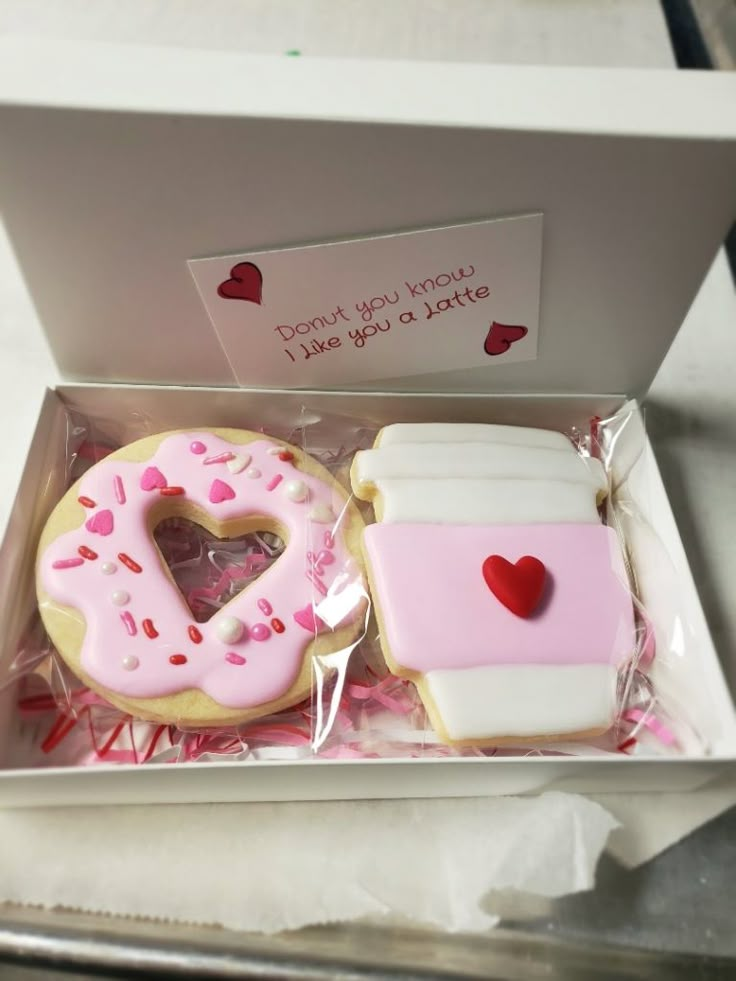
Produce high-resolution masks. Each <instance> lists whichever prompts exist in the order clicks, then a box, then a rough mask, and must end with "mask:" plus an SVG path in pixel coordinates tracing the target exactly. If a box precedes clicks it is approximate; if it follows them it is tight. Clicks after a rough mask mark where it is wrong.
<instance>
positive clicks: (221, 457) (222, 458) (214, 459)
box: [203, 452, 235, 466]
mask: <svg viewBox="0 0 736 981" xmlns="http://www.w3.org/2000/svg"><path fill="white" fill-rule="evenodd" d="M234 459H235V454H234V453H230V452H226V453H218V455H217V456H208V457H207V459H206V460H204V461H203V462H204V464H205V466H207V465H208V464H210V463H227V462H228V460H234Z"/></svg>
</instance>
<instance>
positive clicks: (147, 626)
mask: <svg viewBox="0 0 736 981" xmlns="http://www.w3.org/2000/svg"><path fill="white" fill-rule="evenodd" d="M141 626H142V627H143V633H144V634H145V635H146V637H150V638H151V640H154V639H155V638H156V637H158V630H156V628H155V627H154V625H153V620H151V619H150V617H146V619H145V620H144V621H143V623H142V624H141Z"/></svg>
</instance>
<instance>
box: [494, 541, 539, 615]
mask: <svg viewBox="0 0 736 981" xmlns="http://www.w3.org/2000/svg"><path fill="white" fill-rule="evenodd" d="M546 572H547V570H546V569H545V567H544V563H543V562H540V561H539V559H536V558H534V556H533V555H524V556H523V557H522V558H520V559H519V561H518V562H516V563H515V564H514V565H512V564H511V563H510V562H509V560H508V559H505V558H504V557H503V556H502V555H489V556H488V558H487V559H486V560H485V562H484V563H483V578H484V579H485V581H486V585H487V586H488V588H489V589H490V591H491V592H492V593H493V595H494V596H495V597H496V599H497V600H498V601H499V602H500V603H503V605H504V606H505V607H506V609H507V610H511V612H512V613H515V614H516V616H517V617H529V616H531V615H532V613H533V612H534V611H535V610H536V608H537V607H538V606H539V601H540V600H541V598H542V593H543V592H544V581H545V576H546Z"/></svg>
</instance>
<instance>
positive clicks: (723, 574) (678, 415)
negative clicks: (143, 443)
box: [0, 0, 736, 979]
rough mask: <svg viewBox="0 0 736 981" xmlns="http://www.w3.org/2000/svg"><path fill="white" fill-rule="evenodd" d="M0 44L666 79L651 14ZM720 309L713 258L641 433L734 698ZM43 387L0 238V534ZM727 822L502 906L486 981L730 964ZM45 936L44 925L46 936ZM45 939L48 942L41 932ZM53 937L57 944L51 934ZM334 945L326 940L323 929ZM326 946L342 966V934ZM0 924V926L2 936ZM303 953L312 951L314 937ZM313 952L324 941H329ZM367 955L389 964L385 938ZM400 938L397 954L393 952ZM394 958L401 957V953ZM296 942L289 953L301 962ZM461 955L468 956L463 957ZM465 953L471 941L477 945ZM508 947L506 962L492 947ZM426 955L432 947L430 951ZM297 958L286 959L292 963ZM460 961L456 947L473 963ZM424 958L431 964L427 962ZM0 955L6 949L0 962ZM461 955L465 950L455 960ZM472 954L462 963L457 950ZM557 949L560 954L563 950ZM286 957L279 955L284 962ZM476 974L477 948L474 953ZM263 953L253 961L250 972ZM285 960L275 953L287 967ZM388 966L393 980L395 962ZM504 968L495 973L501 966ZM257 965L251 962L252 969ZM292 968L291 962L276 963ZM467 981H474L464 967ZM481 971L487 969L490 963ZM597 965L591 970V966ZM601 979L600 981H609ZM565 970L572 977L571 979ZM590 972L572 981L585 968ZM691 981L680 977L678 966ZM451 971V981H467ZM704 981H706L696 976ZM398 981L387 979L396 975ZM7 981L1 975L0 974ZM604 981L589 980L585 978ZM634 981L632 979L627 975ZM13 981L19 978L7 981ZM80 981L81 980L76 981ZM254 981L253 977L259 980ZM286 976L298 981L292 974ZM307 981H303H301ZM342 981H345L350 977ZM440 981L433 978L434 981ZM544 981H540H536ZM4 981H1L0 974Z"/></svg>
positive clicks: (145, 4) (640, 0) (535, 15)
mask: <svg viewBox="0 0 736 981" xmlns="http://www.w3.org/2000/svg"><path fill="white" fill-rule="evenodd" d="M0 32H3V33H11V32H12V33H23V34H26V35H28V34H32V35H34V36H43V37H60V38H62V37H63V38H77V39H79V38H89V39H100V40H107V41H120V42H138V43H158V44H173V45H184V46H200V47H208V48H214V49H238V50H244V51H259V52H273V53H284V52H287V51H293V50H297V51H300V52H301V53H302V54H303V55H305V56H309V55H320V54H328V55H329V54H333V55H335V54H339V55H348V56H353V57H409V58H422V59H440V58H446V59H449V60H463V61H496V62H507V63H509V62H515V63H551V64H573V65H576V64H593V65H612V66H624V65H632V66H657V67H666V66H671V65H672V64H673V57H672V53H671V49H670V45H669V39H668V35H667V31H666V25H665V22H664V18H663V15H662V12H661V8H660V5H659V3H657V2H655V0H591V2H589V3H585V2H576V3H557V4H553V3H548V2H546V0H526V2H525V3H523V4H520V3H517V2H515V0H462V3H461V2H459V0H444V2H440V0H435V2H433V3H427V2H423V0H402V2H401V3H398V2H394V0H344V2H343V0H210V2H209V3H208V4H202V3H200V2H199V0H179V2H178V3H177V4H173V3H171V2H167V0H128V2H127V3H126V4H125V5H122V4H117V3H115V2H114V0H96V2H94V3H92V2H91V0H63V2H54V0H0ZM735 370H736V293H735V292H734V284H733V280H732V278H731V275H730V270H729V267H728V264H727V262H726V260H725V256H724V255H723V254H722V253H721V254H719V256H718V257H717V259H716V261H715V263H714V265H713V267H712V269H711V271H710V273H709V275H708V277H707V279H706V280H705V282H704V284H703V287H702V289H701V291H700V293H699V295H698V297H697V299H696V300H695V302H694V304H693V306H692V308H691V310H690V312H689V314H688V316H687V319H686V321H685V323H684V325H683V327H682V330H681V331H680V333H679V335H678V337H677V339H676V341H675V343H674V345H673V347H672V349H671V350H670V352H669V354H668V355H667V358H666V360H665V362H664V363H663V365H662V367H661V370H660V372H659V374H658V375H657V378H656V380H655V382H654V384H653V386H652V389H651V392H650V395H649V398H648V400H647V403H646V412H647V424H648V427H649V431H650V434H651V438H652V442H653V445H654V449H655V452H656V455H657V459H658V461H659V464H660V467H661V470H662V475H663V479H664V482H665V485H666V487H667V490H668V493H669V496H670V500H671V502H672V506H673V509H674V511H675V515H676V517H677V520H678V524H679V527H680V530H681V533H682V537H683V541H684V543H685V547H686V551H687V553H688V557H689V560H690V564H691V567H692V570H693V573H694V576H695V580H696V582H697V584H698V588H699V591H700V596H701V599H702V602H703V606H704V609H705V612H706V616H707V618H708V622H709V625H710V628H711V630H712V633H713V637H714V640H715V643H716V647H717V649H718V650H719V653H720V655H721V658H722V661H723V664H724V668H725V671H726V674H727V676H728V679H729V682H730V684H731V688H732V690H736V603H733V602H732V596H733V587H732V585H731V584H732V583H733V582H736V549H734V548H733V545H732V539H733V537H734V532H736V518H735V517H734V510H733V502H734V500H736V386H734V382H733V376H734V371H735ZM57 378H58V376H57V373H56V370H55V367H54V365H53V362H52V359H51V357H50V354H49V352H48V349H47V346H46V344H45V340H44V338H43V334H42V332H41V330H40V327H39V324H38V321H37V318H36V315H35V312H34V310H33V307H32V304H31V302H30V300H29V298H28V296H27V293H26V291H25V288H24V285H23V283H22V280H21V278H20V275H19V273H18V270H17V267H16V265H15V262H14V259H13V257H12V253H11V251H10V248H9V245H8V242H7V239H6V238H5V236H4V233H3V231H2V228H0V407H2V408H4V409H5V411H6V412H7V413H8V414H12V417H13V420H14V426H15V432H16V434H17V439H16V441H15V442H14V443H13V444H11V445H10V446H6V447H5V449H4V466H3V467H2V469H1V470H0V529H2V528H4V525H5V522H6V519H7V515H8V512H9V508H10V506H11V505H12V499H13V494H14V490H15V484H16V481H17V477H18V474H19V473H20V469H21V466H22V462H23V457H24V454H25V449H26V446H27V445H28V442H29V441H30V438H31V434H32V430H33V426H34V424H35V419H36V414H37V409H38V405H39V402H40V398H41V396H42V392H43V388H44V386H45V385H46V384H54V383H55V382H56V381H57ZM735 831H736V812H730V813H728V814H725V815H723V816H722V817H721V818H719V819H717V820H716V821H715V822H711V824H710V825H707V826H705V827H704V828H702V829H700V831H699V832H697V833H696V834H695V835H693V836H691V837H690V838H688V839H685V841H683V842H682V843H680V844H679V845H677V846H675V848H673V849H671V850H670V851H669V852H666V853H664V854H663V855H661V856H659V857H658V858H657V859H655V860H654V861H653V862H650V863H649V864H648V865H646V866H644V867H643V868H641V869H639V870H635V871H633V872H626V871H624V870H622V869H621V868H620V867H619V866H617V865H616V864H615V863H614V862H613V861H612V860H609V859H605V860H604V862H603V864H602V866H601V870H600V875H599V881H598V885H597V888H596V890H595V892H594V893H592V894H585V895H583V896H577V897H576V896H573V897H567V898H565V899H562V900H557V901H556V902H554V903H551V904H546V903H544V904H541V906H540V905H539V903H537V904H536V905H535V903H531V902H527V903H521V902H520V903H517V905H516V907H510V908H509V909H508V911H507V917H506V924H507V926H508V927H509V928H511V929H513V930H515V931H517V933H516V934H510V935H509V936H510V939H509V938H508V937H505V935H504V934H497V935H496V937H495V940H494V939H493V938H490V939H489V942H491V943H493V944H495V948H494V949H495V952H496V954H499V956H500V957H501V961H500V962H499V964H500V966H499V967H498V971H499V974H498V975H497V976H503V977H506V976H508V977H514V976H516V974H514V973H513V970H514V969H513V963H512V962H513V957H511V953H513V951H516V953H517V954H518V950H516V948H515V946H514V945H515V943H516V942H517V941H516V940H515V939H514V938H515V937H517V938H518V936H521V935H523V936H524V937H525V938H526V941H525V942H527V944H528V945H529V944H531V946H527V948H526V953H525V955H524V956H525V957H527V959H528V963H532V961H533V960H534V956H535V955H534V950H535V949H537V948H535V947H534V944H533V942H532V940H531V938H532V937H533V935H535V934H536V935H537V938H538V940H537V947H539V942H540V941H539V938H544V943H543V944H542V947H541V948H539V949H540V950H543V951H546V953H545V955H544V956H545V957H546V958H547V960H548V961H549V960H550V959H551V962H552V963H555V964H556V963H557V961H555V956H558V955H559V951H558V955H554V951H553V953H552V954H550V953H549V951H550V949H551V948H550V946H549V938H550V937H557V938H560V939H564V940H565V941H566V942H567V943H568V944H570V945H572V946H571V947H570V948H569V949H570V950H573V951H574V949H576V948H575V947H574V945H575V944H576V943H577V942H578V941H581V940H584V941H585V942H586V944H587V945H588V947H589V945H590V943H591V942H595V943H614V944H617V945H623V946H626V945H634V946H636V947H650V948H658V947H660V948H666V949H668V950H671V951H680V952H689V953H691V954H693V955H695V956H697V957H699V956H702V955H709V956H711V957H718V956H721V957H736V940H734V937H733V932H732V929H731V928H732V916H731V915H730V914H731V911H732V909H733V900H734V899H736V892H735V891H734V886H733V884H732V880H731V878H730V877H729V876H728V872H727V870H728V869H729V868H733V867H734V862H733V859H734V858H736V855H734V851H736V846H735V845H734V841H735V840H736V835H735V834H734V832H735ZM57 926H58V923H57ZM48 929H49V930H51V932H53V930H54V929H56V927H49V928H48ZM59 929H60V928H59ZM332 929H333V930H334V931H336V932H335V933H334V935H333V938H332V942H333V943H334V942H335V938H336V937H337V936H338V935H339V934H340V929H339V928H332ZM355 929H357V928H344V929H343V930H342V937H343V940H342V941H341V942H342V943H343V945H344V951H343V952H344V953H345V952H347V953H346V956H347V954H349V953H350V951H351V950H353V953H355V950H356V949H357V947H355V948H353V947H351V943H350V937H352V936H353V934H352V933H351V931H354V930H355ZM2 930H3V924H2V922H0V935H2ZM312 936H314V934H312ZM328 936H329V931H328ZM391 937H392V938H393V939H390V938H389V937H388V934H387V935H386V936H384V937H383V939H382V941H381V944H382V945H383V948H384V949H385V950H386V951H388V953H389V954H391V952H392V951H393V950H394V948H393V947H392V946H391V944H392V943H393V944H395V945H398V947H397V948H396V949H397V950H398V948H399V947H400V946H401V940H400V938H397V937H396V936H395V935H394V934H391ZM406 937H409V939H406ZM406 937H405V938H404V941H403V942H404V943H405V944H408V945H409V949H414V948H413V947H411V943H412V941H411V939H410V937H411V935H409V934H407V935H406ZM323 941H324V935H323V936H322V940H320V935H319V932H317V940H316V941H315V943H316V947H315V946H314V945H312V946H311V947H310V943H311V941H309V937H308V938H307V941H306V947H305V948H304V949H303V950H302V953H304V954H305V956H307V955H308V956H315V957H316V956H317V954H316V953H315V951H318V950H319V949H320V948H319V944H320V943H321V942H323ZM474 943H475V941H474ZM478 943H480V941H478ZM506 943H508V944H509V947H508V950H507V949H506V948H505V947H504V944H506ZM437 945H439V946H437ZM297 946H298V945H297ZM471 946H472V945H471ZM421 948H423V949H424V953H423V954H421V956H420V954H419V953H417V955H416V957H415V963H418V962H419V961H421V962H422V964H424V965H425V966H426V960H427V957H428V956H429V955H430V953H431V952H432V951H434V952H435V955H436V956H435V955H433V956H434V967H433V968H430V967H429V966H426V973H427V974H431V973H432V972H433V971H434V970H437V971H439V969H440V968H439V965H441V964H444V965H446V966H447V967H448V969H449V968H450V967H451V966H452V965H453V964H454V965H455V967H456V968H457V973H456V974H449V975H445V976H460V969H461V968H462V966H463V965H462V964H460V966H458V965H457V964H456V962H455V961H454V960H453V958H454V957H455V958H456V955H457V950H456V947H455V945H454V941H453V940H452V939H451V938H446V939H442V938H433V939H432V940H431V942H430V941H429V940H428V939H425V940H424V941H422V943H420V944H419V947H418V948H417V949H421ZM435 948H436V950H435ZM0 949H5V948H4V947H3V945H1V944H0ZM468 949H470V948H468ZM472 949H473V950H475V949H476V948H475V947H473V948H472ZM566 949H567V948H566ZM295 950H296V947H294V948H293V949H292V951H291V954H293V953H294V951H295ZM479 951H480V952H479V955H478V956H479V958H480V959H479V960H478V961H477V964H476V967H477V966H478V965H479V964H484V965H485V968H484V969H487V968H488V966H489V964H490V961H489V959H488V958H489V957H490V956H491V954H490V947H489V948H487V949H486V950H485V951H483V950H481V949H480V948H479ZM272 953H273V949H271V950H270V953H268V954H267V956H266V960H268V957H270V956H271V954H272ZM288 953H289V952H288V951H287V954H288ZM400 953H401V952H399V953H397V954H396V957H397V958H398V960H397V963H399V962H400V961H401V960H402V957H403V958H404V960H406V957H407V956H410V955H408V954H406V951H404V953H403V954H401V956H399V954H400ZM507 954H508V955H509V957H511V959H508V957H507V958H506V959H505V960H504V957H506V955H507ZM264 956H265V955H264ZM290 956H291V955H290ZM560 956H561V955H560ZM571 956H572V957H573V959H572V960H571V961H570V960H568V961H565V960H564V957H563V960H562V961H561V962H560V963H561V964H562V965H564V966H565V968H566V973H565V976H568V977H573V976H585V973H583V974H582V975H578V974H576V973H575V971H576V970H578V969H580V967H581V964H583V967H584V962H583V961H576V960H575V956H576V955H575V954H574V953H573V955H571ZM464 963H465V968H467V969H468V971H467V973H471V974H472V972H471V970H470V968H471V967H472V965H471V964H470V961H468V960H466V962H464ZM494 963H495V962H494ZM600 963H601V964H602V963H603V962H602V961H601V962H600ZM611 963H613V962H609V963H608V967H606V968H605V970H608V969H610V967H611ZM576 965H577V966H576ZM589 967H590V964H588V968H589ZM690 967H693V965H692V964H691V965H690ZM465 968H463V970H465ZM665 968H666V972H668V973H664V974H661V975H660V974H659V973H658V972H659V971H660V970H662V969H663V968H662V965H661V964H660V965H659V966H657V964H656V963H654V962H649V961H646V959H645V960H644V961H636V962H635V963H634V962H632V963H629V964H627V970H629V971H630V972H631V973H630V975H629V976H632V977H639V976H642V977H645V976H647V977H657V976H663V977H664V976H668V977H675V976H679V974H677V973H676V972H675V966H674V965H673V964H671V963H670V964H669V965H668V966H667V965H665ZM711 968H712V969H713V970H714V971H716V972H717V968H718V965H717V963H716V962H715V961H713V962H711ZM393 969H395V970H396V972H397V973H396V976H401V972H400V963H399V966H398V967H397V966H396V964H394V965H393V968H392V970H393ZM8 970H9V969H8ZM601 970H603V969H601ZM638 971H641V972H642V973H641V974H640V973H637V972H638ZM17 976H18V978H19V979H20V978H21V977H26V976H28V975H27V973H24V972H20V973H18V975H17ZM80 976H81V975H80ZM266 976H268V975H266ZM294 976H297V974H294ZM310 976H319V975H317V974H315V975H310ZM356 976H360V975H357V974H356ZM438 976H439V975H438ZM552 976H556V975H554V974H553V975H552ZM3 977H12V975H10V974H9V973H8V974H6V973H3Z"/></svg>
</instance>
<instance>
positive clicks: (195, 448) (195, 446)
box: [189, 439, 207, 456]
mask: <svg viewBox="0 0 736 981" xmlns="http://www.w3.org/2000/svg"><path fill="white" fill-rule="evenodd" d="M189 449H190V450H191V451H192V453H194V455H195V456H201V455H202V454H203V453H206V452H207V447H206V446H205V445H204V443H202V442H200V441H199V440H198V439H195V440H194V441H193V442H192V443H190V444H189Z"/></svg>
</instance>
